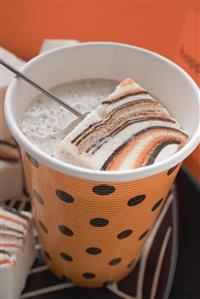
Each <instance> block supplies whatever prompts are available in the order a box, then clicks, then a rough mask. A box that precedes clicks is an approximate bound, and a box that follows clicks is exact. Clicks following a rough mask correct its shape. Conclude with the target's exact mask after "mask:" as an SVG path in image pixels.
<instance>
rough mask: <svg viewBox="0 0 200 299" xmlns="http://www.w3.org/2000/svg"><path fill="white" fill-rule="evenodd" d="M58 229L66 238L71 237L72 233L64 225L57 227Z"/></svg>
mask: <svg viewBox="0 0 200 299" xmlns="http://www.w3.org/2000/svg"><path fill="white" fill-rule="evenodd" d="M58 229H59V230H60V232H61V233H63V234H64V235H66V236H69V237H71V236H73V235H74V233H73V231H72V230H71V229H70V228H69V227H67V226H65V225H59V226H58Z"/></svg>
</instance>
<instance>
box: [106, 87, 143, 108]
mask: <svg viewBox="0 0 200 299" xmlns="http://www.w3.org/2000/svg"><path fill="white" fill-rule="evenodd" d="M139 94H141V95H144V94H148V91H146V90H136V91H135V92H131V93H128V94H126V95H123V96H120V97H117V98H114V99H112V100H105V101H103V102H102V104H109V105H110V104H113V103H116V102H119V101H121V100H124V99H125V98H128V97H132V96H136V95H139Z"/></svg>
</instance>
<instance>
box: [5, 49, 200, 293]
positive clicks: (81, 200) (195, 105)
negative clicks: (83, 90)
mask: <svg viewBox="0 0 200 299" xmlns="http://www.w3.org/2000/svg"><path fill="white" fill-rule="evenodd" d="M22 71H23V72H25V73H26V74H28V75H29V76H31V78H33V79H34V80H35V81H37V82H40V84H42V85H43V86H45V87H47V88H51V87H53V86H55V85H58V84H61V83H64V82H67V81H72V80H76V79H86V78H107V79H116V80H122V79H124V78H127V77H130V78H134V79H135V81H137V82H138V83H139V84H141V85H142V86H144V88H146V89H148V90H149V91H150V92H151V93H152V94H153V95H155V96H156V97H157V98H158V99H162V101H163V102H164V105H165V106H166V107H167V108H168V109H169V111H170V112H171V113H172V114H173V115H174V117H175V118H176V119H177V120H178V122H179V123H180V124H181V125H182V127H183V128H184V129H185V130H186V131H187V132H188V134H189V141H188V143H187V144H186V145H185V146H184V147H183V148H182V149H181V150H180V151H179V152H177V153H176V154H175V155H173V156H172V157H170V158H168V159H166V160H165V161H162V162H158V163H156V164H153V165H150V166H147V167H143V168H140V169H135V170H131V171H130V170H129V171H117V172H115V171H107V172H106V171H95V170H90V169H84V168H81V167H78V166H74V165H70V164H68V163H64V162H62V161H58V160H57V159H55V158H52V157H50V156H48V155H46V154H45V153H44V152H42V151H41V150H39V149H38V148H36V147H35V146H34V145H33V144H31V143H30V141H29V140H28V139H27V138H26V137H25V136H24V135H23V133H22V132H21V131H20V128H19V126H18V123H19V120H20V119H21V117H22V115H23V113H24V111H25V109H26V107H27V106H28V105H29V104H30V102H31V101H32V99H33V98H34V97H35V96H36V95H37V94H38V93H37V91H36V90H34V89H32V88H30V87H29V86H28V85H27V84H25V83H24V82H22V81H21V80H18V79H14V80H13V82H12V83H11V85H10V86H9V88H8V92H7V95H6V103H5V114H6V119H7V123H8V126H9V128H10V130H11V132H12V134H13V136H14V137H15V138H16V139H17V141H18V142H19V144H20V147H21V152H22V159H23V165H24V169H25V175H26V180H27V185H28V189H29V192H30V195H31V201H32V207H33V214H34V217H35V222H36V226H37V229H38V232H39V236H40V239H41V243H42V248H43V254H44V256H45V259H46V262H47V264H48V266H49V268H50V269H52V271H53V272H54V273H56V274H57V275H58V276H60V277H66V278H67V279H70V280H71V281H72V282H74V283H75V284H77V285H80V286H85V287H99V286H102V285H104V284H106V283H108V282H110V281H118V280H121V279H123V278H124V277H125V276H126V275H128V274H129V272H130V271H132V269H133V267H134V262H135V261H136V259H137V258H138V257H139V256H140V253H141V251H142V248H143V245H144V242H145V240H146V238H148V234H149V232H150V230H151V229H152V226H153V225H154V223H155V221H156V218H157V216H158V214H159V212H160V210H161V209H162V206H163V205H164V203H165V199H166V196H167V194H168V192H169V189H170V186H171V184H172V182H173V181H174V179H175V177H176V174H177V172H178V169H179V167H180V165H181V163H182V161H183V160H184V159H185V158H186V157H187V156H188V155H189V154H190V153H191V152H192V151H193V150H194V148H195V147H196V146H197V144H198V142H199V139H200V138H199V132H200V100H199V91H198V87H197V86H196V84H195V83H194V82H193V80H192V79H191V78H190V77H189V75H188V74H187V73H185V72H184V71H183V70H182V69H181V68H180V67H178V66H177V65H175V64H174V63H172V62H170V61H169V60H167V59H165V58H164V57H161V56H159V55H157V54H155V53H152V52H149V51H147V50H144V49H140V48H136V47H132V46H128V45H123V44H116V43H84V44H80V45H75V46H71V47H65V48H62V49H58V50H52V51H50V52H48V53H45V54H42V55H40V56H38V57H36V58H34V59H32V60H31V61H30V62H28V63H27V64H26V65H25V66H24V67H23V69H22Z"/></svg>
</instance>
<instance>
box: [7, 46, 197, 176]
mask: <svg viewBox="0 0 200 299" xmlns="http://www.w3.org/2000/svg"><path fill="white" fill-rule="evenodd" d="M93 45H95V46H96V45H99V46H111V45H112V46H116V47H128V48H132V49H136V50H139V51H142V52H144V53H149V54H150V55H153V56H156V57H157V58H158V59H160V60H163V61H165V62H167V63H169V64H171V65H172V66H173V67H175V68H176V69H177V71H179V72H181V73H182V75H183V76H184V77H186V79H187V80H189V81H190V84H191V87H192V88H193V89H194V90H195V93H196V94H197V97H198V95H199V88H198V86H197V85H196V83H195V82H194V81H193V79H192V78H191V77H190V76H189V75H188V74H187V73H186V72H185V71H184V70H183V69H182V68H181V67H179V66H178V65H177V64H175V63H174V62H172V61H170V60H169V59H167V58H165V57H163V56H162V55H160V54H157V53H155V52H152V51H149V50H146V49H143V48H140V47H136V46H132V45H127V44H122V43H115V42H88V43H80V44H75V45H71V46H67V47H62V48H59V49H53V50H50V51H48V52H46V53H43V54H40V55H38V56H36V57H34V58H33V59H31V60H30V61H29V62H27V63H26V64H25V65H24V66H23V67H22V68H21V69H20V70H21V71H22V72H26V70H27V69H29V68H30V67H31V66H32V65H34V63H35V61H38V60H42V59H43V57H46V56H49V55H50V54H51V53H54V52H59V51H62V49H64V48H69V47H70V48H72V47H86V46H93ZM16 84H17V79H16V78H15V79H13V80H12V82H11V83H10V85H9V87H8V90H7V93H6V99H5V117H6V121H7V124H8V127H9V129H10V131H11V133H12V134H13V136H14V137H15V139H16V140H17V141H18V142H19V144H20V145H22V148H23V149H24V150H25V151H26V152H28V153H29V154H30V155H32V156H33V157H34V158H35V159H36V160H38V161H39V162H41V163H43V164H45V165H47V166H48V167H50V168H52V169H54V170H56V171H58V172H61V173H63V174H66V175H71V176H75V177H79V178H84V179H88V180H94V181H101V182H125V181H130V180H138V179H142V178H145V177H149V176H152V175H154V174H157V173H160V172H162V171H166V170H168V169H170V168H172V167H174V166H175V165H177V164H179V163H181V162H182V161H183V160H184V159H185V158H186V157H187V156H189V155H190V154H191V153H192V151H193V150H194V149H195V147H196V146H197V145H198V143H199V141H200V120H199V124H198V126H197V128H196V130H195V132H194V134H193V135H192V137H191V138H190V140H189V141H188V143H187V144H186V145H185V146H184V147H183V148H182V149H180V150H179V151H178V152H177V153H175V154H174V155H173V156H171V157H169V158H167V159H165V160H163V161H161V162H158V163H156V164H152V165H149V166H145V167H141V168H137V169H133V170H123V171H99V170H93V169H87V168H83V167H79V166H75V165H72V164H69V163H66V162H63V161H60V160H58V159H56V158H53V157H50V156H48V155H47V154H45V153H44V152H43V151H41V150H40V149H38V148H37V147H36V146H35V145H33V144H32V143H31V142H30V141H29V140H28V138H27V137H26V136H25V135H24V134H23V133H22V132H21V130H20V128H19V127H18V125H17V122H16V120H15V117H14V115H13V112H12V99H13V94H14V90H15V88H16ZM198 106H199V107H198V108H199V110H200V100H199V103H198Z"/></svg>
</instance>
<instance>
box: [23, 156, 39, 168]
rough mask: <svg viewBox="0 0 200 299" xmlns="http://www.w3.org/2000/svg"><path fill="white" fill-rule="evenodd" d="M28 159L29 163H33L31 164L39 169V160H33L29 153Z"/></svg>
mask: <svg viewBox="0 0 200 299" xmlns="http://www.w3.org/2000/svg"><path fill="white" fill-rule="evenodd" d="M26 156H27V158H28V159H29V161H30V162H31V164H32V165H33V166H34V167H39V163H38V161H37V160H35V158H33V157H32V156H31V155H29V154H28V153H26Z"/></svg>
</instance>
